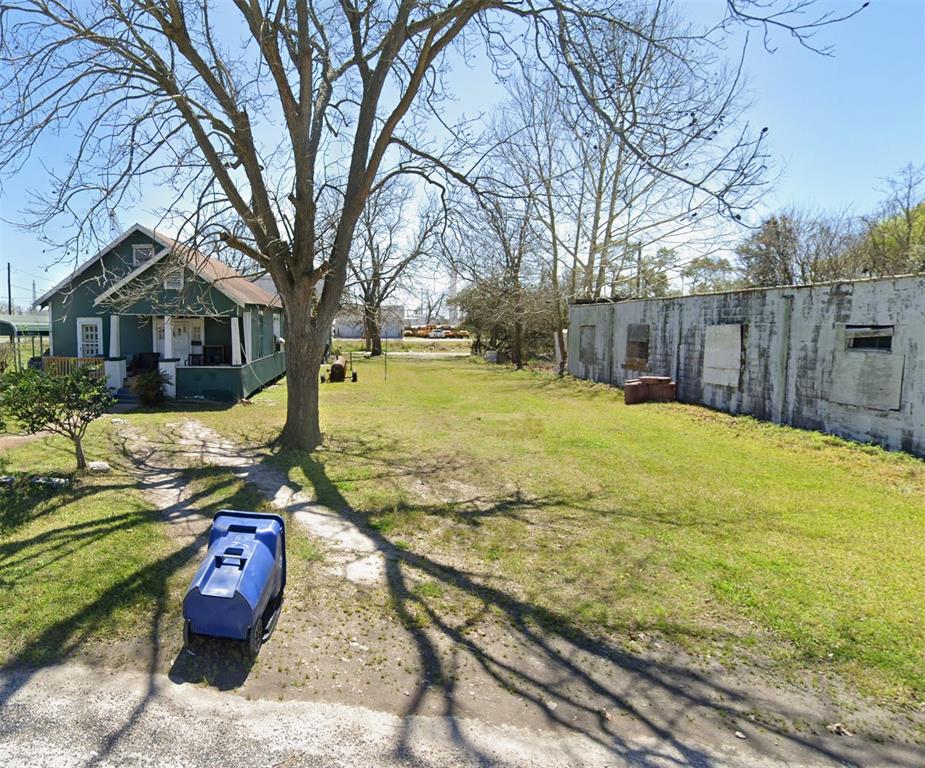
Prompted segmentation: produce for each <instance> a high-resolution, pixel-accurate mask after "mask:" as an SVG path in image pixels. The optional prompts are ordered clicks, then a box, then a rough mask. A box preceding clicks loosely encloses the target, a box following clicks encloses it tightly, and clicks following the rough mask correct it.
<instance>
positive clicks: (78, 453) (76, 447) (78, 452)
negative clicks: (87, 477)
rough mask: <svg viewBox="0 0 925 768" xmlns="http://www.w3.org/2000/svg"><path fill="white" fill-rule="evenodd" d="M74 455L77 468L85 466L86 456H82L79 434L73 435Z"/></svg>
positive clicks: (84, 467) (82, 450) (82, 448)
mask: <svg viewBox="0 0 925 768" xmlns="http://www.w3.org/2000/svg"><path fill="white" fill-rule="evenodd" d="M72 439H73V441H74V455H75V456H76V457H77V469H79V470H80V469H86V468H87V457H86V456H84V447H83V443H82V442H81V439H80V436H79V435H73V436H72Z"/></svg>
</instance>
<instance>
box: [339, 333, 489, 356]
mask: <svg viewBox="0 0 925 768" xmlns="http://www.w3.org/2000/svg"><path fill="white" fill-rule="evenodd" d="M471 347H472V339H422V338H416V337H411V338H401V339H383V340H382V349H383V350H384V351H386V352H468V351H469V350H470V349H471ZM331 348H332V350H333V351H334V353H335V354H341V355H346V354H347V353H348V352H353V353H354V354H357V353H360V354H362V353H363V352H364V351H365V349H366V345H365V342H364V341H363V339H334V343H333V344H332V347H331Z"/></svg>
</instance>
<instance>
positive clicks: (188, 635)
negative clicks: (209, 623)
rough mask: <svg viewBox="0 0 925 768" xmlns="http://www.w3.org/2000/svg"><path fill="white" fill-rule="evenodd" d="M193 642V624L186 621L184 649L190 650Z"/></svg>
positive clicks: (184, 624) (184, 625)
mask: <svg viewBox="0 0 925 768" xmlns="http://www.w3.org/2000/svg"><path fill="white" fill-rule="evenodd" d="M192 640H193V622H191V621H190V620H189V619H186V620H185V621H184V622H183V647H184V648H189V647H190V643H191V642H192Z"/></svg>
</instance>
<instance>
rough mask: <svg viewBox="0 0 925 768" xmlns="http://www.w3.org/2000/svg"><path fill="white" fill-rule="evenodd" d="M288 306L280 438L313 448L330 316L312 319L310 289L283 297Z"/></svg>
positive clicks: (317, 435) (318, 431)
mask: <svg viewBox="0 0 925 768" xmlns="http://www.w3.org/2000/svg"><path fill="white" fill-rule="evenodd" d="M283 303H284V306H285V308H286V320H287V324H288V325H287V329H286V331H287V335H286V369H287V373H286V382H287V389H288V399H287V402H286V424H285V426H284V427H283V431H282V434H281V435H280V442H281V443H282V444H283V445H284V446H286V447H287V448H296V449H299V450H305V451H313V450H314V449H315V448H317V447H318V446H320V445H321V442H322V435H321V423H320V419H319V413H318V384H319V374H320V370H321V361H322V357H323V356H324V347H325V341H326V337H327V334H326V333H325V332H324V328H325V327H330V320H329V319H325V318H322V317H321V316H319V317H316V318H315V321H314V322H312V321H311V311H312V307H311V291H308V295H307V296H299V295H294V296H292V297H291V298H290V299H289V301H287V300H286V298H285V297H284V299H283Z"/></svg>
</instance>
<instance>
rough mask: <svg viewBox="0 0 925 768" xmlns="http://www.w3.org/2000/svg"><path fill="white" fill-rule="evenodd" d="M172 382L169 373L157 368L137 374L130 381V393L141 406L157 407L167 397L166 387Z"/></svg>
mask: <svg viewBox="0 0 925 768" xmlns="http://www.w3.org/2000/svg"><path fill="white" fill-rule="evenodd" d="M172 381H173V379H171V378H170V374H169V373H164V372H163V371H161V370H160V369H159V368H155V369H154V370H151V371H145V372H144V373H139V374H138V375H137V376H136V377H135V378H134V379H132V392H134V393H135V397H137V398H138V399H139V400H141V404H142V405H159V404H160V403H163V402H164V398H165V397H166V396H167V386H168V385H169V384H170V383H171V382H172Z"/></svg>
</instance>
